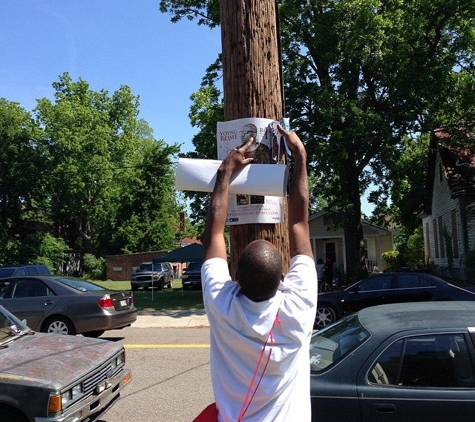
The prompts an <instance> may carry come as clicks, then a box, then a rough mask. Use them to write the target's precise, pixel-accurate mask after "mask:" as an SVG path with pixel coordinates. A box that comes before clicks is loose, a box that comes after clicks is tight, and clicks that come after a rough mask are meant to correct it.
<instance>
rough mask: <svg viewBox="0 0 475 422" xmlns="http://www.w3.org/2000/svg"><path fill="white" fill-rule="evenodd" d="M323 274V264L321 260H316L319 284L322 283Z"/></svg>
mask: <svg viewBox="0 0 475 422" xmlns="http://www.w3.org/2000/svg"><path fill="white" fill-rule="evenodd" d="M324 273H325V264H324V262H323V259H322V258H318V259H317V277H318V283H319V284H320V283H322V282H323V275H324Z"/></svg>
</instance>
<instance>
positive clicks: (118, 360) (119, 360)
mask: <svg viewBox="0 0 475 422" xmlns="http://www.w3.org/2000/svg"><path fill="white" fill-rule="evenodd" d="M124 363H125V352H122V353H121V354H120V355H119V356H117V357H116V358H115V359H114V360H113V361H112V369H115V368H117V367H118V366H121V365H123V364H124Z"/></svg>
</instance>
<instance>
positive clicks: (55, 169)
mask: <svg viewBox="0 0 475 422" xmlns="http://www.w3.org/2000/svg"><path fill="white" fill-rule="evenodd" d="M53 89H54V91H55V92H54V100H49V99H47V98H43V99H40V100H38V104H37V107H36V108H35V110H33V112H32V113H30V112H27V111H26V110H24V109H22V108H21V107H20V106H19V105H18V104H16V103H10V102H8V101H7V100H5V99H1V100H0V142H1V145H0V146H1V148H0V218H1V224H0V239H1V245H0V264H1V263H16V262H23V263H24V262H42V263H46V264H47V265H48V266H50V268H51V267H52V266H54V267H56V268H59V267H60V264H61V261H62V260H63V259H64V253H65V252H66V251H71V250H73V251H79V252H82V253H89V254H90V255H88V256H89V257H91V256H92V257H96V258H99V257H101V256H104V255H106V254H118V253H124V252H144V251H150V250H160V249H172V248H174V247H175V244H176V242H177V241H178V240H181V238H182V237H183V236H185V235H186V232H185V229H184V227H182V224H181V212H182V211H183V209H184V206H183V205H182V204H180V203H179V202H178V200H177V197H176V195H175V189H174V164H173V162H174V157H176V155H177V154H178V152H179V146H178V145H167V144H166V143H165V142H164V141H162V140H156V139H154V137H153V132H152V130H151V128H150V127H149V126H148V124H147V123H146V122H145V121H143V120H141V119H139V118H138V115H139V98H138V97H136V96H134V95H133V93H132V91H131V89H130V88H129V87H127V86H121V87H120V88H119V89H118V90H117V91H115V92H114V93H113V94H112V95H109V93H108V92H107V91H105V90H101V91H98V92H96V91H93V90H92V89H91V88H90V87H89V84H88V83H87V82H86V81H84V80H82V79H79V80H78V81H73V80H72V79H71V77H70V76H69V74H67V73H64V74H63V75H61V76H60V78H59V81H57V82H54V83H53ZM101 268H102V267H101ZM89 270H90V271H92V269H89ZM94 271H95V270H94ZM96 272H97V271H96Z"/></svg>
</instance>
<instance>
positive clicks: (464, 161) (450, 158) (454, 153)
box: [439, 147, 475, 198]
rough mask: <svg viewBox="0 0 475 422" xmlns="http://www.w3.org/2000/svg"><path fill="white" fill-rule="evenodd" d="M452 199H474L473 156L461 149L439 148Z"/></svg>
mask: <svg viewBox="0 0 475 422" xmlns="http://www.w3.org/2000/svg"><path fill="white" fill-rule="evenodd" d="M439 154H440V158H441V160H442V164H443V166H444V168H445V172H446V174H447V182H448V184H449V187H450V192H451V195H452V198H462V197H464V198H467V197H468V198H475V155H473V154H471V153H470V152H469V151H468V150H466V149H463V148H454V147H439Z"/></svg>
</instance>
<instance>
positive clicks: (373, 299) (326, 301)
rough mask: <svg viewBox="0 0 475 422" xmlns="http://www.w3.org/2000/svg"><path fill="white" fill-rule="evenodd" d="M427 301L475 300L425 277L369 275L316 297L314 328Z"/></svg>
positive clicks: (465, 292)
mask: <svg viewBox="0 0 475 422" xmlns="http://www.w3.org/2000/svg"><path fill="white" fill-rule="evenodd" d="M431 300H475V293H474V292H470V291H468V290H466V289H462V288H460V287H458V286H455V285H453V284H450V283H448V282H446V281H445V280H442V279H441V278H438V277H434V276H433V275H430V274H425V273H387V274H378V275H373V276H371V277H368V278H365V279H363V280H360V281H358V282H357V283H354V284H352V285H351V286H349V287H347V288H345V289H343V290H340V291H335V292H327V293H319V295H318V305H317V315H316V319H315V328H322V327H325V326H327V325H329V324H331V323H332V322H334V321H336V320H337V319H340V318H342V317H343V316H345V315H348V314H351V313H353V312H356V311H359V310H360V309H363V308H367V307H368V306H375V305H383V304H385V303H400V302H426V301H431Z"/></svg>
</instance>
